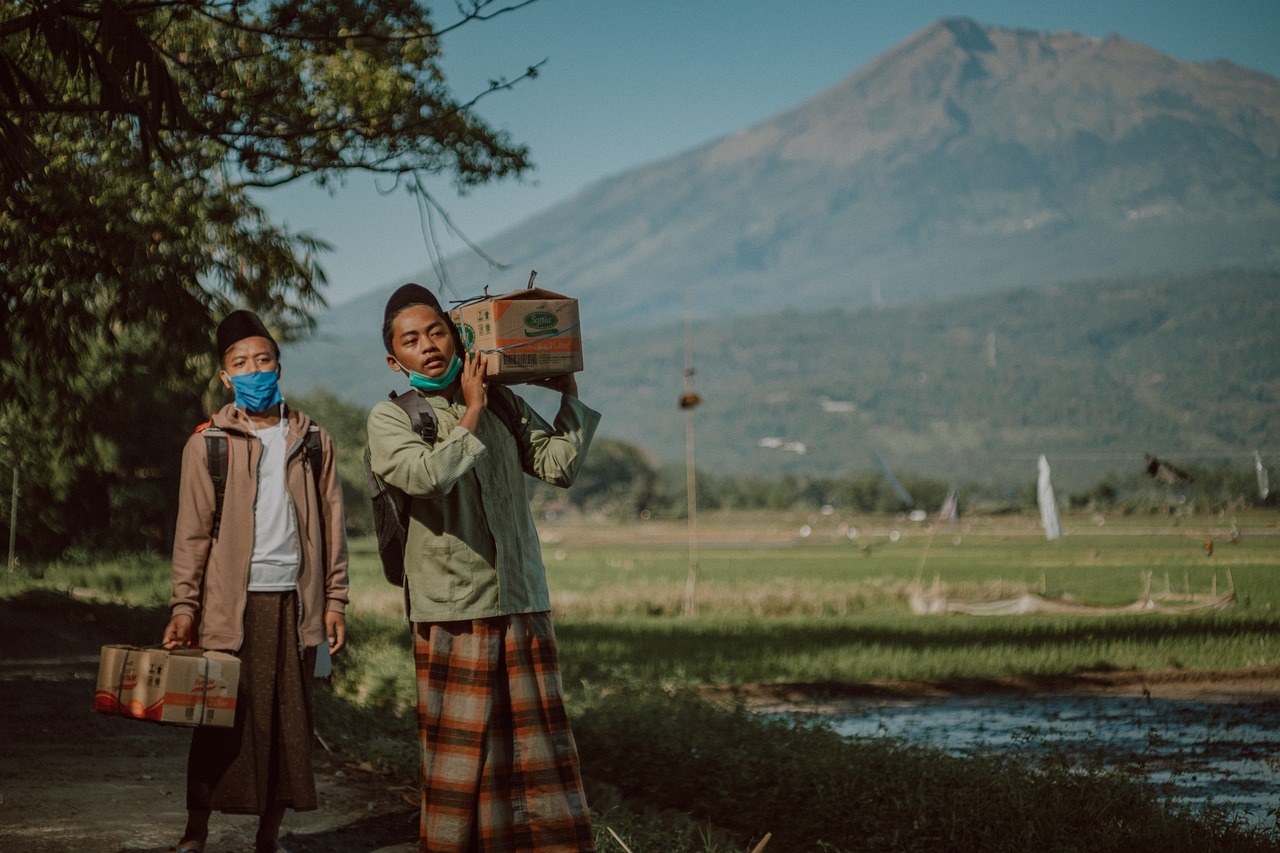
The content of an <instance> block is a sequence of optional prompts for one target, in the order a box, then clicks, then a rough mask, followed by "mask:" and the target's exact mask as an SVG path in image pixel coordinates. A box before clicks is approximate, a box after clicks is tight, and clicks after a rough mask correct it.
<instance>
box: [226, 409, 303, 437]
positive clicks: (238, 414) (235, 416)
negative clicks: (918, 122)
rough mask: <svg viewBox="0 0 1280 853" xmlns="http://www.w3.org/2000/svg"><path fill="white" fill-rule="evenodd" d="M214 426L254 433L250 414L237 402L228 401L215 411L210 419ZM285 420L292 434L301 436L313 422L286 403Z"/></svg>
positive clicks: (248, 433)
mask: <svg viewBox="0 0 1280 853" xmlns="http://www.w3.org/2000/svg"><path fill="white" fill-rule="evenodd" d="M209 420H210V423H211V424H212V425H213V426H216V427H218V428H220V429H224V430H226V431H227V432H234V433H239V434H241V435H252V433H253V425H252V424H251V423H249V416H248V415H246V414H245V413H244V410H243V409H237V408H236V404H235V403H227V404H226V405H225V406H223V407H222V408H221V409H219V410H218V411H216V412H214V413H213V417H212V418H210V419H209ZM284 420H285V423H287V424H288V425H289V435H290V436H300V435H302V434H304V433H305V432H306V431H307V427H308V426H310V424H311V419H310V418H309V417H307V416H306V415H305V414H303V413H302V412H300V411H298V410H297V409H295V408H293V407H292V406H290V405H289V404H288V403H285V404H284Z"/></svg>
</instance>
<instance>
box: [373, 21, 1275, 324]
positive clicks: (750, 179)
mask: <svg viewBox="0 0 1280 853" xmlns="http://www.w3.org/2000/svg"><path fill="white" fill-rule="evenodd" d="M1278 235H1280V80H1277V79H1276V78H1273V77H1270V76H1268V75H1265V74H1261V73H1259V72H1255V71H1251V70H1248V69H1244V68H1239V67H1237V66H1233V65H1231V64H1229V63H1224V62H1218V63H1211V64H1205V65H1197V64H1193V63H1188V62H1182V61H1179V60H1176V59H1173V58H1170V57H1168V56H1165V55H1162V54H1160V53H1158V52H1157V51H1154V50H1152V49H1149V48H1146V47H1143V46H1142V45H1139V44H1135V43H1133V42H1130V41H1126V40H1125V39H1122V38H1119V37H1114V36H1113V37H1109V38H1106V39H1096V38H1091V37H1087V36H1083V35H1079V34H1076V33H1068V32H1058V33H1039V32H1032V31H1028V30H1013V29H1002V28H998V27H985V26H980V25H978V24H976V23H974V22H972V21H968V20H964V19H955V20H945V21H941V22H938V23H937V24H935V25H933V26H931V27H928V28H926V29H925V30H923V31H921V32H920V33H918V34H916V35H915V36H913V37H911V38H909V39H908V40H907V41H905V42H903V43H902V44H900V45H898V46H896V47H894V48H893V49H891V50H889V51H888V52H886V53H885V54H884V55H882V56H881V57H879V58H878V59H876V60H875V61H873V62H872V63H871V64H869V65H868V66H866V67H865V68H863V69H862V70H860V71H858V72H857V73H855V74H853V75H852V76H851V77H849V78H847V79H846V80H844V81H842V82H840V83H839V84H837V85H836V86H834V87H832V88H831V89H829V90H828V91H826V92H824V93H821V94H819V95H818V96H816V97H814V98H813V99H811V100H810V101H808V102H806V103H803V104H801V105H799V106H797V107H796V108H795V109H793V110H790V111H788V112H786V113H784V114H782V115H779V116H777V117H776V118H774V119H772V120H769V121H766V122H764V123H761V124H760V125H757V126H755V127H752V128H749V129H746V130H744V131H742V132H740V133H737V134H734V135H732V136H730V137H727V138H725V139H722V140H718V141H716V142H713V143H710V144H708V145H705V146H703V147H701V148H699V149H696V150H693V151H690V152H687V153H685V154H682V155H679V156H677V157H674V158H671V159H669V160H667V161H664V162H661V163H655V164H652V165H649V166H646V167H642V168H637V169H633V170H630V171H628V172H626V173H624V174H622V175H619V176H617V177H615V178H613V179H610V180H605V181H602V182H600V183H598V184H596V185H594V186H592V187H590V188H588V189H587V190H585V191H584V192H582V193H581V194H580V195H578V196H577V197H575V198H574V199H571V200H569V201H567V202H565V203H563V204H561V205H558V206H556V207H554V208H552V209H550V210H548V211H547V212H546V213H544V214H542V215H539V216H536V217H534V218H532V219H530V220H528V221H526V222H525V223H524V224H522V225H520V226H518V227H517V228H515V229H513V230H512V231H509V232H507V233H506V234H504V235H502V236H501V237H499V238H498V239H496V240H494V241H493V242H492V244H491V245H488V246H486V248H487V249H489V250H490V251H491V252H492V254H494V255H495V256H497V257H499V258H501V259H503V260H505V261H507V262H510V263H511V264H512V267H513V270H512V271H511V272H508V273H492V272H490V271H488V270H485V269H483V267H482V265H481V264H480V263H479V261H477V260H476V259H474V258H470V257H463V258H458V259H455V261H454V262H453V264H452V270H453V274H452V280H453V281H454V282H455V283H456V286H457V288H458V289H459V290H461V291H462V293H461V294H459V295H462V296H467V295H471V294H473V293H477V292H479V291H480V289H481V287H482V286H486V285H487V286H490V288H491V290H492V291H493V292H501V291H504V290H508V289H513V288H515V287H518V286H520V285H522V284H523V282H524V279H525V277H527V275H528V270H529V269H537V270H539V273H540V279H539V282H540V283H541V284H544V285H545V286H547V287H549V288H553V289H558V290H561V291H562V292H565V293H570V294H573V295H575V296H578V297H579V298H580V299H581V300H582V301H583V307H584V317H585V318H586V322H588V323H591V324H592V325H593V326H594V327H596V328H597V329H600V330H606V329H612V328H617V327H621V326H625V325H628V324H633V323H644V322H649V321H650V320H652V319H656V318H655V317H654V316H653V315H654V313H655V312H654V309H655V307H659V306H676V307H679V308H680V309H681V310H683V307H684V306H685V305H686V304H688V305H689V306H690V308H691V309H692V310H693V311H694V313H695V314H696V315H698V316H706V317H709V316H713V315H722V314H727V313H733V314H746V313H751V312H752V311H756V310H764V309H773V308H778V307H781V306H786V305H792V306H798V305H801V304H811V305H816V306H821V307H825V306H842V305H851V306H859V305H865V304H870V303H872V302H873V301H876V300H881V299H882V300H884V301H888V302H903V301H915V300H921V299H932V298H939V297H951V296H956V295H959V294H962V293H971V292H979V291H982V290H989V289H1007V288H1010V287H1016V286H1023V285H1045V284H1052V283H1056V282H1058V281H1065V280H1076V279H1081V278H1088V277H1100V276H1108V275H1120V274H1133V273H1154V272H1175V271H1190V270H1203V269H1209V268H1213V267H1219V266H1224V265H1240V266H1250V267H1267V268H1275V267H1277V266H1280V236H1278ZM420 280H425V281H427V282H430V281H431V280H432V279H431V277H430V276H429V274H425V273H424V274H423V275H422V276H420ZM390 287H391V285H390V284H389V286H388V292H389V289H390ZM686 294H687V295H688V296H687V297H686ZM385 296H386V292H380V293H377V294H373V295H371V296H370V297H369V298H368V299H367V300H364V303H362V304H363V310H364V311H365V312H366V313H376V311H372V309H373V306H374V305H375V304H376V303H377V302H378V301H379V300H381V299H385ZM686 298H688V302H686ZM353 307H354V306H353ZM659 313H660V312H659Z"/></svg>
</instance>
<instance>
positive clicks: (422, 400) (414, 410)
mask: <svg viewBox="0 0 1280 853" xmlns="http://www.w3.org/2000/svg"><path fill="white" fill-rule="evenodd" d="M389 397H390V399H391V402H393V403H395V404H396V405H397V406H399V407H400V408H401V409H403V410H404V413H405V414H406V415H408V416H409V426H410V428H411V429H412V430H413V431H414V432H415V433H417V434H418V435H420V436H421V437H422V440H423V441H425V442H426V443H427V444H435V441H436V430H437V429H438V426H437V423H436V412H435V409H433V408H431V401H430V400H428V399H427V398H426V397H423V396H422V395H421V394H419V393H418V392H417V391H405V392H404V393H402V394H397V393H396V392H395V391H392V392H391V394H390V395H389Z"/></svg>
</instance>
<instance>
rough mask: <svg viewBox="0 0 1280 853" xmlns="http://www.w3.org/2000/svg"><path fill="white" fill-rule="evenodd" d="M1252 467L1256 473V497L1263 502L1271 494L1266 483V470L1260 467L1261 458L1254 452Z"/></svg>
mask: <svg viewBox="0 0 1280 853" xmlns="http://www.w3.org/2000/svg"><path fill="white" fill-rule="evenodd" d="M1253 467H1254V470H1256V471H1257V472H1258V497H1259V498H1261V499H1262V500H1264V501H1265V500H1266V499H1267V495H1269V494H1271V486H1270V485H1269V484H1268V483H1267V469H1266V468H1264V467H1262V456H1260V455H1259V454H1258V451H1256V450H1255V451H1253Z"/></svg>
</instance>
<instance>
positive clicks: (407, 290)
mask: <svg viewBox="0 0 1280 853" xmlns="http://www.w3.org/2000/svg"><path fill="white" fill-rule="evenodd" d="M412 305H426V306H427V307H428V308H431V309H433V310H434V311H435V312H436V313H437V314H439V315H440V316H441V317H443V318H444V322H445V325H447V326H448V327H449V331H450V332H451V333H452V334H453V340H454V345H455V346H456V347H457V349H458V355H462V352H463V350H462V338H461V337H459V335H458V328H457V326H455V325H454V324H453V318H452V317H450V316H449V312H448V311H446V310H444V308H442V307H441V306H440V300H439V299H436V296H435V294H434V293H432V292H431V291H430V290H427V289H426V288H425V287H423V286H422V285H420V284H413V283H410V284H402V285H400V286H399V287H397V288H396V292H395V293H393V294H391V298H390V299H388V300H387V307H386V309H385V310H384V311H383V312H382V340H383V343H384V344H386V347H387V352H391V321H392V320H394V319H395V318H396V315H397V314H399V313H400V312H401V311H403V310H404V309H406V308H408V307H410V306H412Z"/></svg>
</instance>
